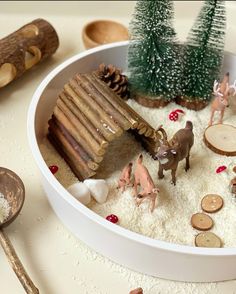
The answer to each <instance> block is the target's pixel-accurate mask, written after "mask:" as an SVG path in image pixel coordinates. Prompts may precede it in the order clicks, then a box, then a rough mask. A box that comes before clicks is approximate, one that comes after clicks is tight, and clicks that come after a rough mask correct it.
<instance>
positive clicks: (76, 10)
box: [0, 1, 236, 294]
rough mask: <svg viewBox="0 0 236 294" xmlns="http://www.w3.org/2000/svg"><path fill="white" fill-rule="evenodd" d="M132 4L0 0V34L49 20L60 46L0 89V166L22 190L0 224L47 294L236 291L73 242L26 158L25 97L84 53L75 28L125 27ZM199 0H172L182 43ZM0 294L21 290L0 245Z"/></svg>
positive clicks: (233, 7) (230, 39)
mask: <svg viewBox="0 0 236 294" xmlns="http://www.w3.org/2000/svg"><path fill="white" fill-rule="evenodd" d="M226 2H227V11H228V29H227V31H228V34H227V38H226V50H228V51H231V52H235V53H236V42H235V40H236V17H235V16H236V3H234V1H226ZM134 4H135V3H134V2H132V1H128V2H127V1H126V2H125V1H81V2H70V1H67V2H66V1H61V2H57V1H55V2H46V1H45V2H44V1H42V2H40V1H35V2H30V1H25V2H24V1H19V2H18V1H15V2H14V1H12V2H8V1H1V2H0V28H1V29H0V38H2V37H4V36H6V35H8V34H10V33H11V32H13V31H15V30H16V29H18V28H19V27H21V26H22V25H24V24H26V23H27V22H30V21H32V20H33V19H35V18H39V17H40V18H44V19H46V20H48V21H49V22H50V23H51V24H52V25H53V26H54V27H55V28H56V30H57V32H58V35H59V38H60V47H59V49H58V51H57V52H56V54H55V55H54V57H53V58H51V59H50V60H48V61H45V62H44V63H43V64H40V65H39V66H38V67H37V68H35V69H33V70H31V71H30V73H27V74H25V75H24V76H23V77H21V78H20V79H19V80H17V81H15V82H13V83H12V84H11V85H9V86H8V87H6V88H3V89H0V166H4V167H7V168H10V169H12V170H14V171H15V172H16V173H17V174H18V175H19V176H20V177H21V178H22V180H23V182H24V184H25V187H26V201H25V204H24V207H23V210H22V213H21V215H20V216H19V217H18V218H17V220H16V221H15V222H14V223H13V224H12V225H11V226H10V227H9V228H7V229H6V232H7V234H8V236H9V237H10V239H11V241H12V243H13V244H14V246H15V249H16V251H17V252H18V255H19V256H20V258H21V260H22V262H23V264H24V265H25V267H26V269H27V271H28V273H29V274H30V275H31V277H32V279H33V281H34V282H35V284H36V285H37V286H38V288H39V289H40V293H45V294H67V293H68V294H74V293H76V294H78V293H79V294H83V293H89V294H99V293H101V294H105V293H108V294H111V293H113V294H126V293H129V290H130V289H132V288H135V287H139V286H141V287H143V288H144V290H145V292H144V293H145V294H151V293H152V294H154V293H155V294H157V293H161V294H163V293H164V294H165V293H171V294H174V293H185V294H188V293H211V294H212V293H221V294H224V293H225V294H226V293H227V294H231V293H236V281H228V282H221V283H216V284H212V287H211V290H210V292H209V289H210V288H209V285H208V284H191V283H188V284H186V283H176V282H171V281H165V280H161V279H157V278H148V277H146V276H144V275H142V274H138V273H134V272H132V271H130V270H127V269H125V268H123V267H120V266H118V265H116V264H114V263H112V262H110V261H108V259H106V258H104V257H102V256H100V255H98V254H97V253H95V252H94V251H92V250H90V249H89V248H88V247H87V246H86V245H85V244H83V243H82V242H80V241H79V240H78V239H76V238H75V237H74V236H73V235H72V234H71V233H70V232H69V231H68V230H67V229H66V228H65V227H64V226H63V225H62V224H61V222H60V221H59V219H58V218H57V217H56V216H55V214H54V212H53V211H52V210H51V208H50V206H49V204H48V202H47V199H46V197H45V193H44V191H43V189H42V186H41V184H40V177H39V172H38V169H37V167H36V164H35V162H34V159H33V157H32V155H31V152H30V149H29V146H28V141H27V134H26V119H27V110H28V106H29V103H30V101H31V97H32V95H33V93H34V91H35V89H36V88H37V86H38V85H39V83H40V82H41V80H42V79H43V78H44V77H45V76H46V75H47V74H48V73H49V72H50V71H51V70H52V69H53V68H55V66H57V65H58V64H60V63H61V62H62V61H64V60H65V59H67V58H68V57H70V56H72V55H74V54H76V53H78V52H80V51H83V50H84V47H83V44H82V38H81V30H82V27H83V25H84V24H85V23H87V22H88V21H90V20H93V19H99V18H106V19H113V20H117V21H120V22H122V23H123V24H125V25H128V23H129V20H130V17H131V14H132V11H133V7H134ZM200 5H201V3H200V2H198V1H194V2H193V1H185V2H184V1H179V2H178V3H176V21H175V24H176V30H177V32H178V35H179V39H180V40H184V39H185V37H186V35H187V32H188V30H189V29H190V27H191V24H192V22H193V19H194V17H195V16H196V15H197V12H198V11H199V7H200ZM0 293H1V294H21V293H24V291H23V289H22V287H21V285H20V283H19V282H18V280H17V278H16V277H15V274H14V272H13V271H12V270H11V268H10V266H9V264H8V262H7V259H6V257H5V255H4V253H3V251H2V250H1V249H0Z"/></svg>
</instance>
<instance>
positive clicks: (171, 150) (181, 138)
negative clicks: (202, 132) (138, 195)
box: [154, 121, 194, 185]
mask: <svg viewBox="0 0 236 294" xmlns="http://www.w3.org/2000/svg"><path fill="white" fill-rule="evenodd" d="M192 130H193V124H192V122H191V121H187V122H186V126H185V128H184V129H180V130H179V131H178V132H177V133H175V135H174V136H173V138H172V139H171V140H170V141H169V142H168V140H167V134H166V132H165V130H164V129H163V128H162V126H160V127H159V128H158V129H157V131H161V132H162V134H163V141H161V140H160V142H161V145H160V148H159V150H158V152H157V153H156V155H155V156H154V159H155V160H158V161H159V171H158V177H159V179H162V178H164V174H163V170H171V175H172V183H173V184H174V185H175V184H176V170H177V168H178V164H179V162H180V161H181V160H183V159H184V158H186V166H185V171H187V170H188V169H189V168H190V165H189V156H190V150H191V148H192V146H193V143H194V134H193V131H192Z"/></svg>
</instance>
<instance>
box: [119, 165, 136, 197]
mask: <svg viewBox="0 0 236 294" xmlns="http://www.w3.org/2000/svg"><path fill="white" fill-rule="evenodd" d="M132 166H133V163H132V162H130V163H129V164H127V165H126V166H125V167H124V168H123V170H122V172H121V175H120V178H119V182H118V187H117V189H121V193H123V192H124V191H125V188H126V187H128V186H130V185H131V173H132Z"/></svg>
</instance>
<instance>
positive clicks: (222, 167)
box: [216, 165, 227, 174]
mask: <svg viewBox="0 0 236 294" xmlns="http://www.w3.org/2000/svg"><path fill="white" fill-rule="evenodd" d="M226 169H227V167H226V166H225V165H222V166H219V167H218V168H217V169H216V173H217V174H219V173H221V172H222V171H224V170H226Z"/></svg>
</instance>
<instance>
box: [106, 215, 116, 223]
mask: <svg viewBox="0 0 236 294" xmlns="http://www.w3.org/2000/svg"><path fill="white" fill-rule="evenodd" d="M106 219H107V220H108V221H109V222H111V223H113V224H116V223H117V222H118V221H119V219H118V217H117V216H116V215H115V214H110V215H108V216H107V217H106Z"/></svg>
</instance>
